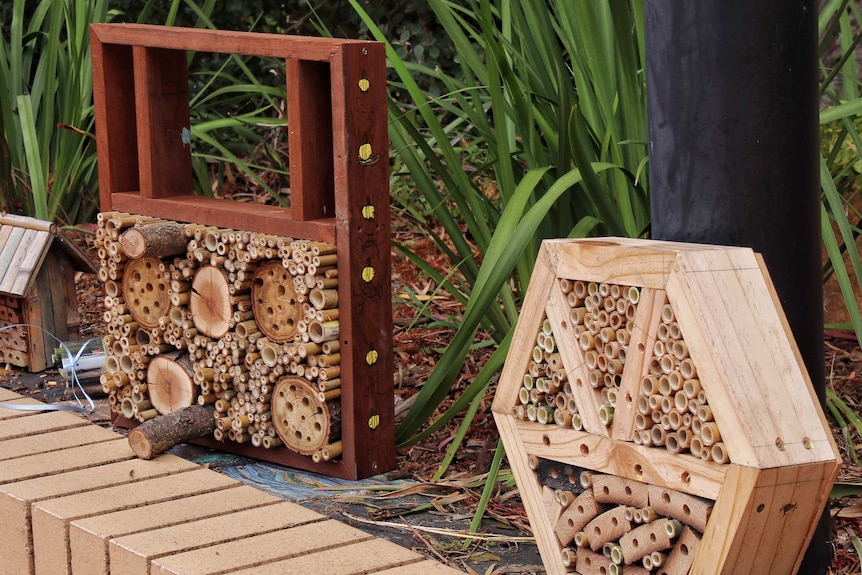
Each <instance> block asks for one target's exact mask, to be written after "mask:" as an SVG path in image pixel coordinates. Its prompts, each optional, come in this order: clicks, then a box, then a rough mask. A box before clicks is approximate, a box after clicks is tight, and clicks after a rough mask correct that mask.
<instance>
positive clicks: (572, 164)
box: [351, 0, 649, 449]
mask: <svg viewBox="0 0 862 575" xmlns="http://www.w3.org/2000/svg"><path fill="white" fill-rule="evenodd" d="M351 3H352V4H353V6H354V8H355V9H356V10H357V12H358V13H359V14H360V15H361V16H362V18H363V22H364V23H365V25H366V26H368V28H369V30H370V31H371V32H372V34H373V35H374V36H375V38H377V39H379V40H384V41H385V40H386V35H385V34H384V32H383V30H381V29H380V28H378V27H376V26H375V25H374V22H373V19H372V18H371V17H370V15H369V14H368V13H366V12H364V11H363V10H362V7H361V6H360V5H359V3H358V2H356V1H355V0H351ZM429 5H430V6H431V8H432V9H433V10H434V14H435V15H436V17H437V19H438V20H439V22H440V25H441V26H442V27H443V28H444V29H445V31H446V34H447V36H448V38H449V41H450V42H451V43H452V45H453V46H454V50H455V53H456V57H455V58H454V59H453V62H452V63H451V64H449V65H448V66H446V67H445V68H444V67H439V68H437V69H431V68H429V67H427V66H423V65H421V64H419V63H416V62H408V61H406V60H404V59H403V58H401V57H400V56H399V53H398V50H397V48H396V47H395V46H393V45H392V44H391V43H390V44H388V46H387V56H388V59H389V65H390V66H391V67H392V69H393V71H394V73H395V75H396V76H397V81H395V82H394V83H393V85H392V89H393V93H394V95H395V96H397V99H395V98H393V100H392V101H391V103H390V118H391V123H390V138H391V140H392V143H393V146H394V147H395V149H396V150H398V152H399V153H398V161H399V162H400V164H399V167H400V168H401V169H402V171H401V175H402V176H404V177H407V176H408V174H409V178H410V179H411V180H412V181H413V183H414V185H415V188H416V190H417V193H418V194H419V196H420V199H419V201H414V202H409V201H408V202H405V203H404V204H402V205H401V206H400V208H401V209H402V210H404V212H405V213H407V214H410V215H411V216H412V217H414V218H415V223H416V225H417V226H419V227H420V228H421V229H423V230H424V231H425V233H427V234H428V235H429V237H431V239H432V240H433V241H434V242H435V244H436V245H437V246H438V248H439V249H440V251H441V253H443V254H444V255H445V256H446V257H447V258H448V259H449V263H450V265H451V268H452V269H453V270H456V272H455V273H453V274H450V275H447V276H443V275H442V274H440V273H439V272H437V271H435V270H433V269H432V268H431V266H428V265H423V264H422V262H421V258H419V257H417V256H416V255H415V254H413V253H411V252H410V250H409V249H408V248H406V247H405V246H399V249H401V250H402V251H403V252H405V253H406V254H407V255H408V257H410V258H411V260H412V261H415V262H417V263H418V264H419V265H421V266H422V269H423V270H425V271H426V272H427V273H428V274H429V275H430V276H431V277H432V278H434V279H435V280H436V281H437V282H438V283H439V284H440V285H442V286H443V287H444V288H445V289H447V290H448V291H449V292H450V293H451V294H453V295H454V296H455V297H456V298H458V299H459V300H460V301H462V302H463V303H464V304H465V312H464V315H463V317H462V318H461V322H460V324H459V326H458V331H457V333H456V335H455V337H454V339H453V341H452V342H451V343H450V345H449V346H448V348H447V349H446V351H445V352H444V354H443V356H442V357H441V359H440V361H439V362H438V365H437V367H436V368H435V370H434V372H433V373H432V375H431V376H430V378H429V380H428V381H427V382H426V384H425V385H424V386H423V388H422V390H421V391H420V394H419V398H418V399H417V401H416V403H415V404H414V407H413V408H412V409H411V410H410V411H409V412H408V414H407V415H406V417H405V419H404V420H403V421H402V423H401V425H400V426H399V428H398V432H397V433H398V441H399V442H400V443H406V442H411V441H416V440H418V439H420V438H422V437H424V436H426V435H427V434H429V433H432V432H433V431H435V430H436V429H439V428H440V427H441V426H442V425H444V424H445V423H446V422H447V421H449V420H450V419H451V418H452V417H453V416H454V415H455V414H456V413H458V411H459V410H462V409H464V408H466V407H467V406H468V405H470V404H471V403H472V404H473V409H475V406H476V403H475V402H477V401H480V400H481V398H482V395H483V393H484V390H485V389H486V388H487V385H488V384H489V382H490V380H491V379H492V376H493V375H494V374H495V373H496V371H497V370H498V369H499V367H500V366H501V364H502V361H503V359H504V357H505V354H506V351H507V348H508V337H507V336H508V334H510V333H511V331H512V328H513V326H514V324H515V322H516V320H517V316H518V309H519V305H520V302H521V298H522V295H523V292H524V291H525V290H526V286H527V284H528V282H529V278H530V273H531V271H532V268H533V265H534V263H535V257H536V254H537V252H538V248H539V244H540V242H541V239H542V238H547V237H566V236H585V235H588V234H597V233H601V234H614V235H625V236H638V235H641V234H643V233H644V230H645V229H646V227H647V225H648V210H649V204H648V200H647V197H648V196H647V190H646V178H645V177H644V174H643V169H644V165H645V157H646V148H645V145H644V143H645V141H646V119H645V116H644V114H643V110H645V106H646V103H645V91H644V85H643V76H642V70H643V47H642V34H641V31H642V21H641V20H642V10H643V6H642V3H641V2H639V1H636V0H635V1H632V2H614V3H603V2H597V3H580V2H579V3H571V2H567V1H565V0H554V1H550V2H546V1H544V0H525V1H524V2H520V3H510V2H506V1H505V0H482V1H480V2H479V1H468V2H459V3H456V2H449V1H446V0H431V1H430V2H429ZM421 83H427V84H432V83H437V84H439V85H440V86H442V87H443V95H442V96H439V97H433V96H432V95H430V94H429V92H428V91H425V90H423V89H422V88H421V87H420V86H421ZM475 148H479V149H481V151H482V153H481V154H475V153H472V152H471V155H473V156H476V155H478V156H479V157H482V158H483V159H484V160H485V163H484V164H481V165H478V166H476V165H473V164H465V162H464V159H465V155H466V153H467V152H468V151H471V150H474V149H475ZM487 182H494V186H492V187H488V186H487ZM402 198H403V196H402ZM437 222H439V223H440V224H441V225H442V227H443V229H444V233H443V234H438V233H436V232H435V229H437V227H436V225H437ZM479 329H481V330H482V331H483V333H487V334H489V335H490V337H492V338H493V339H494V340H495V342H496V343H497V344H499V345H498V347H497V349H496V351H495V353H494V355H493V356H492V358H491V360H490V361H489V362H488V364H487V365H486V366H485V368H483V369H482V371H481V372H480V373H479V374H478V375H477V377H476V378H475V380H474V381H473V382H472V384H471V385H470V386H469V387H468V389H467V390H466V391H465V393H464V394H462V396H461V397H460V398H459V399H458V400H457V402H456V404H455V406H453V407H452V408H451V409H450V410H449V411H448V412H447V413H445V414H444V415H443V416H442V417H440V418H438V419H437V420H436V421H435V422H434V423H433V424H432V425H430V426H428V427H426V428H424V429H422V428H423V426H425V425H426V423H427V421H428V420H429V418H430V417H431V415H432V414H433V412H434V411H435V409H436V408H437V406H438V405H439V404H440V402H441V401H442V399H443V398H444V397H445V396H446V395H447V394H448V392H449V390H450V388H451V386H452V384H453V382H454V381H455V379H456V378H457V376H458V373H459V371H460V368H461V365H462V363H463V361H464V359H465V357H466V356H467V354H468V353H470V350H471V347H472V344H473V341H474V338H475V336H476V334H477V332H478V330H479ZM454 443H455V446H453V449H454V448H457V444H458V443H459V442H458V441H456V442H454Z"/></svg>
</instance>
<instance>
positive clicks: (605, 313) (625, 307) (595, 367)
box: [559, 279, 640, 426]
mask: <svg viewBox="0 0 862 575" xmlns="http://www.w3.org/2000/svg"><path fill="white" fill-rule="evenodd" d="M559 287H560V290H561V291H562V293H563V294H564V295H565V297H566V302H567V303H568V306H569V314H568V316H569V322H570V324H571V325H572V326H573V329H574V333H575V334H576V336H577V345H578V347H579V348H580V350H581V352H582V353H583V357H584V361H585V363H586V364H587V367H588V370H589V371H588V376H587V382H588V383H589V385H590V386H591V387H593V388H595V389H596V390H597V397H599V398H600V400H601V404H600V405H599V407H598V409H599V420H600V421H601V423H602V424H603V425H606V426H610V425H611V424H612V422H613V413H614V408H615V406H616V397H617V393H618V391H619V385H620V382H621V380H622V372H623V369H624V367H625V363H626V355H627V351H628V342H629V340H630V339H631V335H632V329H633V328H634V317H635V313H636V311H637V304H638V302H639V301H640V290H639V288H637V287H634V286H624V285H618V284H612V283H604V282H603V283H596V282H583V281H580V280H571V279H563V280H560V283H559ZM605 390H614V391H613V392H612V393H610V394H609V393H607V391H605ZM576 422H577V421H576Z"/></svg>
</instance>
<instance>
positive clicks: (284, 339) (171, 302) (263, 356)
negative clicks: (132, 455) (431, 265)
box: [97, 213, 341, 461]
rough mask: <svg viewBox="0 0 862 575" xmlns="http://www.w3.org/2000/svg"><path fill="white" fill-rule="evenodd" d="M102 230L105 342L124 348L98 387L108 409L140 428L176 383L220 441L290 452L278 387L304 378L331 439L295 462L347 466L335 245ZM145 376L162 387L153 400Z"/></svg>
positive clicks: (247, 235)
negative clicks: (208, 415) (204, 408)
mask: <svg viewBox="0 0 862 575" xmlns="http://www.w3.org/2000/svg"><path fill="white" fill-rule="evenodd" d="M100 222H101V223H100V227H99V231H98V232H97V245H98V248H99V250H100V256H101V257H102V260H103V261H101V262H100V263H101V264H102V266H101V268H103V271H101V273H100V277H101V278H102V279H103V281H104V282H105V284H106V289H107V286H109V285H110V286H111V288H110V290H108V291H109V292H110V293H109V296H110V297H111V298H112V299H111V300H108V302H106V304H107V303H110V304H111V307H110V308H109V310H108V311H110V312H111V314H110V320H111V324H110V328H109V333H110V336H111V338H112V344H113V343H114V341H120V340H121V338H125V339H123V340H122V341H123V342H124V345H117V346H115V347H116V349H114V350H113V351H114V352H116V355H112V356H110V357H109V360H108V362H107V363H108V365H109V366H111V371H110V373H107V372H106V373H104V374H103V377H102V380H103V385H104V386H105V387H106V388H108V389H110V391H111V395H110V398H109V401H110V403H111V405H112V409H114V410H115V411H117V412H119V413H123V414H124V415H126V416H127V417H134V418H137V419H139V420H142V418H143V417H152V416H153V414H152V413H150V412H155V413H156V414H158V413H159V411H160V410H161V411H169V410H171V409H173V407H172V406H173V403H174V394H173V392H169V393H168V398H169V399H168V400H165V399H164V397H160V396H158V395H156V396H153V393H155V392H157V391H158V390H159V384H158V383H156V382H155V381H156V380H157V381H162V380H165V379H170V378H167V377H166V376H165V375H164V374H165V373H174V374H175V375H176V378H174V379H175V380H182V385H179V386H174V387H177V389H179V388H182V393H180V391H177V393H176V395H177V397H180V396H181V397H182V398H183V399H182V404H183V405H186V404H188V403H189V402H190V401H191V402H194V401H195V398H196V401H197V402H198V403H200V404H204V405H212V407H213V408H214V414H215V415H214V417H215V418H216V422H217V423H218V422H223V423H222V425H220V426H217V429H216V431H217V433H214V435H215V436H216V437H217V438H218V439H221V440H233V441H237V442H240V443H244V442H250V443H252V445H254V446H255V447H263V448H268V449H271V448H275V447H279V446H280V445H283V444H287V442H286V441H284V438H282V437H280V436H279V434H278V431H277V429H276V425H275V422H276V420H277V418H273V416H272V413H273V412H277V411H278V408H276V407H275V406H274V404H273V398H276V397H278V396H276V395H275V387H276V384H277V383H278V382H279V381H280V380H281V379H282V378H283V377H284V376H286V375H288V374H292V373H298V374H300V376H301V377H302V379H303V380H304V381H305V382H306V383H307V385H308V386H309V390H308V393H309V400H311V398H312V397H313V399H314V401H317V402H319V403H320V404H321V405H322V406H323V408H322V409H321V412H322V413H326V414H328V415H327V416H326V419H327V423H326V429H328V430H329V435H327V436H326V439H327V441H325V442H323V443H322V444H321V445H320V446H318V447H316V448H315V449H313V450H312V449H310V448H309V449H306V448H305V447H302V448H301V450H300V452H302V453H304V454H306V455H315V454H316V455H317V457H316V460H317V459H319V460H321V461H327V460H331V459H334V458H338V457H340V454H341V447H340V443H339V442H338V439H339V434H340V431H339V429H338V428H339V425H340V421H339V420H340V416H339V414H340V403H339V402H340V399H339V397H340V386H341V380H340V350H339V349H338V343H339V342H338V339H337V337H338V292H337V288H338V273H337V253H336V248H335V246H334V245H331V244H327V243H323V242H314V241H301V240H299V241H297V240H294V239H292V238H285V237H276V236H272V235H265V234H259V233H253V232H242V231H235V230H229V229H221V228H216V227H213V226H205V225H199V224H177V223H176V222H170V221H165V220H159V219H156V218H146V217H143V216H135V215H132V214H121V213H118V214H102V215H101V216H100ZM128 268H131V271H129V269H128ZM127 277H128V281H124V280H126V278H127ZM109 282H110V283H109ZM312 293H313V301H310V299H309V298H310V297H311V294H312ZM157 296H158V297H157ZM132 310H134V311H135V313H134V314H133V313H132ZM141 318H143V321H139V320H140V319H141ZM106 319H107V315H106ZM314 341H316V343H314ZM311 345H313V346H315V347H313V348H312V347H310V346H311ZM324 348H325V349H324ZM179 357H183V358H184V359H182V360H181V361H179V362H178V358H179ZM154 362H155V363H154ZM166 362H172V363H167V364H166ZM120 365H123V366H125V367H126V368H127V369H122V368H121V367H120ZM165 365H169V366H170V368H167V369H166V367H165ZM128 370H130V371H128ZM148 373H150V374H161V376H162V377H161V378H156V380H154V381H153V382H150V385H149V388H150V389H148V385H147V384H146V382H147V374H148ZM136 384H140V385H138V387H137V388H135V385H136ZM172 385H173V384H172ZM135 389H137V391H134V400H133V390H135ZM162 395H164V394H162ZM189 398H191V400H190V401H189ZM135 405H138V406H139V407H138V408H137V410H136V409H135ZM158 406H161V408H159V407H158ZM143 414H146V415H143ZM312 435H313V434H312ZM330 436H331V439H332V440H331V441H329V437H330ZM289 447H290V446H289ZM293 448H294V449H295V450H296V446H293Z"/></svg>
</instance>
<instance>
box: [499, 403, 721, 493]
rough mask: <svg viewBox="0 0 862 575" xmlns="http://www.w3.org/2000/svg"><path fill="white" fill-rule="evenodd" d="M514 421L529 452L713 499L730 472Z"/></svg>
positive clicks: (663, 452)
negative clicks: (726, 474)
mask: <svg viewBox="0 0 862 575" xmlns="http://www.w3.org/2000/svg"><path fill="white" fill-rule="evenodd" d="M498 421H499V418H498ZM512 425H513V426H514V427H515V428H516V430H517V435H518V436H519V438H520V441H521V443H522V445H523V446H524V448H525V450H526V452H527V453H533V454H536V455H538V456H539V457H546V458H549V459H553V460H555V461H559V462H561V463H567V464H569V465H574V466H577V467H586V468H588V469H593V470H595V471H600V472H602V473H609V474H612V475H617V476H620V477H625V478H628V479H634V480H635V481H642V482H644V483H649V484H653V485H666V486H668V487H670V488H672V489H676V490H678V491H684V492H687V493H692V494H695V495H699V496H701V497H706V498H708V499H714V498H715V497H717V496H718V493H719V491H720V489H721V484H722V481H723V480H724V474H725V473H726V472H727V466H726V465H721V464H717V463H713V462H708V461H702V460H701V459H700V458H695V457H692V456H690V455H672V454H670V453H668V452H667V451H666V450H664V449H653V448H651V447H644V446H641V445H635V444H633V443H627V442H621V441H615V440H612V439H609V438H605V437H600V436H598V435H594V434H591V433H587V432H583V431H581V432H578V431H575V430H569V429H563V428H559V427H557V426H553V425H541V424H538V423H532V422H529V421H513V422H512ZM498 426H499V423H498Z"/></svg>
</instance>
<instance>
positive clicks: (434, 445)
mask: <svg viewBox="0 0 862 575" xmlns="http://www.w3.org/2000/svg"><path fill="white" fill-rule="evenodd" d="M394 234H395V239H396V241H399V242H402V243H405V244H408V245H410V247H411V249H413V250H414V251H416V252H417V253H418V254H419V255H420V256H422V257H424V258H426V260H427V261H429V262H431V263H432V264H435V265H438V266H439V268H440V269H446V267H447V264H446V262H444V261H442V260H435V258H439V256H438V255H437V252H436V249H435V248H434V247H433V246H432V245H431V244H430V242H429V241H427V240H425V239H424V238H423V237H422V236H421V235H420V234H418V233H416V232H414V231H413V230H411V229H410V228H408V227H407V226H399V225H397V224H396V226H395V229H394ZM435 287H436V286H435V285H434V284H433V282H431V281H430V280H428V279H427V278H425V277H424V276H423V275H422V274H421V273H419V272H418V270H417V269H416V267H415V266H413V265H412V264H411V263H410V262H409V261H408V260H407V259H406V258H405V257H404V256H403V255H401V254H400V253H398V252H396V251H393V261H392V289H393V298H394V299H393V302H394V305H393V311H394V313H393V316H394V317H393V329H394V352H395V353H394V357H395V394H396V396H397V399H396V406H397V405H398V404H400V403H402V402H408V403H407V405H409V402H410V398H411V397H413V396H415V394H416V393H418V391H419V389H420V388H421V386H422V385H423V383H424V382H425V381H426V380H427V378H428V375H429V374H430V373H431V371H432V370H433V368H434V366H435V364H436V361H437V359H438V358H439V357H440V354H441V353H442V350H443V349H445V347H446V346H447V345H448V343H449V342H450V341H451V339H452V337H453V335H454V332H455V328H454V326H455V325H457V322H458V318H459V314H460V313H461V311H462V310H461V308H460V306H459V305H458V303H457V302H455V301H454V300H452V299H451V298H449V297H446V296H445V294H443V293H436V292H435ZM77 293H78V301H79V309H80V313H81V316H82V323H81V328H80V336H81V337H82V338H86V337H95V336H100V335H101V334H102V333H103V332H104V326H103V320H102V314H103V311H104V308H103V305H102V288H101V284H100V283H99V282H98V280H97V278H96V277H95V276H93V275H91V274H83V273H79V274H78V277H77ZM417 301H420V302H422V304H423V305H425V306H426V307H425V309H424V311H423V313H421V314H420V313H417V310H416V306H415V303H416V302H417ZM825 351H826V373H827V385H828V386H829V387H830V389H832V390H833V391H835V393H836V394H837V395H838V397H840V398H842V399H843V400H844V401H845V402H846V403H847V405H848V406H850V407H851V408H852V409H853V410H855V411H856V413H862V386H860V383H862V350H860V348H859V346H858V344H857V343H856V341H855V339H853V338H852V337H851V336H849V335H848V334H845V333H841V332H830V333H828V334H827V339H826V341H825ZM489 353H490V350H489V349H487V348H484V349H483V348H480V349H479V350H478V351H477V352H476V353H474V354H472V355H471V356H470V358H469V359H468V361H467V362H466V363H465V365H464V367H463V370H462V372H461V375H460V378H459V380H458V381H457V382H456V384H455V386H454V387H453V390H452V393H451V394H450V396H449V398H448V399H447V401H446V402H445V404H444V407H445V406H448V405H450V404H451V402H452V401H454V399H455V398H456V397H457V396H458V395H459V394H460V391H462V390H463V389H464V388H465V387H466V385H468V384H469V383H470V381H472V377H473V376H474V375H475V374H476V373H477V372H478V370H479V369H480V368H481V366H482V364H483V363H484V361H486V359H487V357H488V355H489ZM22 376H23V374H20V373H17V372H7V374H6V376H5V379H4V378H3V377H2V376H0V383H2V384H3V385H4V386H5V387H11V388H12V389H15V390H16V391H19V392H23V393H28V394H30V395H34V396H36V397H40V398H42V399H48V400H49V401H50V400H56V399H58V398H62V397H63V394H64V391H65V384H64V383H63V382H62V381H61V380H59V378H58V377H56V374H55V373H53V374H52V372H46V373H45V374H40V375H39V376H36V377H37V380H36V381H37V383H36V384H35V385H33V384H32V380H30V381H31V383H30V384H29V385H23V384H16V381H17V379H18V378H19V377H22ZM493 393H494V388H493V385H492V387H491V389H490V390H489V392H488V395H487V396H486V397H485V405H484V406H483V408H482V409H480V410H479V412H478V414H477V416H476V418H475V419H474V421H473V423H472V426H471V428H470V432H469V435H468V439H467V441H466V442H465V445H464V446H463V447H462V448H461V449H460V450H459V451H458V453H457V455H456V456H455V458H454V460H453V462H452V463H451V465H450V468H449V470H448V472H447V473H446V476H445V478H446V479H448V480H452V481H456V482H461V483H462V484H463V485H465V486H468V485H470V480H471V479H472V478H476V477H479V476H481V475H482V474H484V473H486V472H487V471H488V468H489V466H490V463H491V456H492V455H493V451H494V448H495V447H496V445H497V440H498V437H499V434H498V433H497V430H496V427H495V425H494V422H493V418H492V417H491V411H490V406H491V401H492V399H493ZM827 417H828V418H829V420H830V423H831V425H832V427H833V431H834V435H835V438H836V441H837V443H838V445H839V448H840V449H841V451H842V456H843V458H844V465H843V467H842V470H841V473H840V476H839V482H841V483H846V484H859V485H862V467H860V464H859V462H858V461H857V460H856V458H855V448H854V446H857V445H860V444H862V436H860V435H859V433H858V431H856V430H854V429H852V426H851V427H846V428H844V429H842V428H840V427H839V425H838V424H837V423H836V421H835V419H834V418H833V417H832V416H831V415H830V414H827ZM460 423H461V421H460V419H459V418H456V419H455V421H453V422H451V423H450V424H449V425H447V426H446V427H445V428H444V429H442V430H440V431H439V432H437V433H435V434H433V435H432V436H431V437H429V438H427V439H425V440H423V441H421V442H419V443H418V444H415V445H412V446H409V447H404V448H400V449H399V450H398V466H397V471H396V472H393V474H392V477H393V478H395V477H405V478H415V479H419V480H423V481H429V480H430V479H431V478H432V477H433V476H434V474H435V472H436V471H437V470H438V468H439V464H440V461H441V460H442V458H443V456H444V454H445V452H446V448H447V446H448V445H449V443H450V442H451V441H452V439H453V438H454V437H455V433H456V431H457V428H458V426H459V425H460ZM480 492H481V487H479V488H478V489H476V488H469V487H465V488H463V489H460V490H458V494H457V496H453V495H452V494H449V495H448V496H444V497H442V498H440V499H437V500H434V501H433V503H432V507H433V508H434V509H433V511H434V512H435V513H437V514H439V515H441V516H446V515H448V516H449V517H451V518H458V519H461V520H464V519H465V518H469V517H471V516H472V513H473V511H474V510H475V507H476V504H477V502H478V500H479V495H480ZM365 507H366V509H367V510H368V513H367V514H366V516H367V517H371V518H372V519H373V520H375V521H381V522H382V521H386V520H388V519H392V520H394V521H401V522H402V523H403V520H401V519H400V516H401V513H402V512H403V511H404V510H399V511H398V512H393V511H392V510H391V509H386V508H382V509H381V510H379V511H375V509H374V506H373V505H366V506H365ZM831 508H832V509H831V511H832V515H833V536H834V537H833V540H834V550H835V558H834V561H833V563H832V568H831V573H834V574H845V573H846V574H850V573H860V571H862V566H860V552H862V541H860V539H859V536H862V502H860V498H859V496H858V495H855V494H852V495H845V496H843V497H836V498H834V499H833V500H832V502H831ZM407 511H409V509H407ZM486 515H487V517H489V521H493V522H495V523H494V525H495V526H502V527H503V528H504V529H506V530H507V531H508V532H510V533H512V534H513V535H515V536H528V535H530V534H531V532H530V529H529V524H528V521H527V518H526V514H525V511H524V508H523V505H522V504H521V501H520V499H519V497H518V495H517V488H516V487H515V486H514V485H511V486H509V487H504V488H501V490H500V491H499V492H498V493H496V494H495V497H494V499H493V501H492V502H491V504H490V507H489V509H488V511H487V514H486ZM411 536H412V541H413V544H414V545H415V546H416V547H417V548H420V549H425V550H426V551H427V552H428V554H429V555H431V556H434V557H437V558H438V559H443V560H446V561H451V562H452V563H453V564H455V565H456V566H459V567H461V568H465V567H469V565H470V564H469V563H468V562H466V561H464V558H465V557H468V556H472V557H474V558H476V556H480V557H479V558H480V559H481V556H482V555H483V554H487V555H488V557H487V559H488V561H485V562H484V563H482V565H490V567H489V568H487V569H483V570H482V571H483V572H484V571H488V572H490V573H497V574H501V573H541V572H542V571H541V569H540V568H537V567H536V566H530V567H528V568H524V567H523V566H519V565H508V566H507V565H503V564H502V563H497V562H496V561H494V559H496V558H497V555H495V554H494V553H495V550H496V551H499V550H500V548H501V547H500V544H497V546H496V548H495V547H494V546H493V545H483V544H482V543H481V542H479V543H477V544H476V545H473V546H466V545H464V544H463V542H462V541H461V540H455V541H453V540H452V539H449V538H447V537H445V536H438V535H434V534H429V533H423V532H420V531H415V532H413V533H412V534H411ZM510 551H511V550H510ZM514 554H515V556H517V548H516V549H515V550H514ZM509 555H510V556H511V555H512V553H509Z"/></svg>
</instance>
